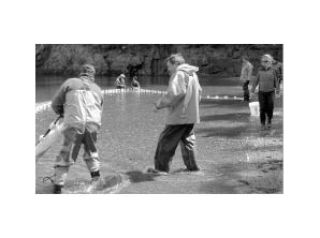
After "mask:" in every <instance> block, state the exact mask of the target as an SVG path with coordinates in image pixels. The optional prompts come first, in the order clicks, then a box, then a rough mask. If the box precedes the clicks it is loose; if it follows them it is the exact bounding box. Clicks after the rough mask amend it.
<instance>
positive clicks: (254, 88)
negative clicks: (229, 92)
mask: <svg viewBox="0 0 320 238" xmlns="http://www.w3.org/2000/svg"><path fill="white" fill-rule="evenodd" d="M259 80H260V74H259V72H258V74H257V78H256V80H254V81H253V84H252V88H251V93H254V91H255V90H256V87H257V85H258V84H259Z"/></svg>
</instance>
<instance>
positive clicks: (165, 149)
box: [154, 124, 199, 172]
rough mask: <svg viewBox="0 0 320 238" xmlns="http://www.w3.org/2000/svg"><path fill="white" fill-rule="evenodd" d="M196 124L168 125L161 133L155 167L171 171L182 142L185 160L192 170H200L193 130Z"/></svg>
mask: <svg viewBox="0 0 320 238" xmlns="http://www.w3.org/2000/svg"><path fill="white" fill-rule="evenodd" d="M193 126H194V124H185V125H167V126H166V127H165V129H164V130H163V132H162V133H161V134H160V138H159V141H158V146H157V150H156V154H155V157H154V162H155V169H157V170H160V171H165V172H169V169H170V168H169V167H170V163H171V161H172V158H173V156H174V154H175V151H176V148H177V146H178V144H179V143H180V147H181V153H182V157H183V162H184V164H185V165H186V167H187V169H188V170H190V171H195V170H198V169H199V168H198V166H197V164H196V161H195V154H196V144H195V140H196V137H195V135H194V132H193Z"/></svg>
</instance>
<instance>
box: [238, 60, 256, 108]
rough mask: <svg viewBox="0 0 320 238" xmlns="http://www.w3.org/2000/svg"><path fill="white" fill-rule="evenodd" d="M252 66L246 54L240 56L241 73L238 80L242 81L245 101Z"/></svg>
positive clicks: (248, 97)
mask: <svg viewBox="0 0 320 238" xmlns="http://www.w3.org/2000/svg"><path fill="white" fill-rule="evenodd" d="M252 70H253V66H252V64H251V63H250V62H249V59H248V57H247V56H243V57H242V68H241V75H240V81H241V82H242V89H243V100H244V101H245V102H249V99H250V93H249V87H248V86H249V83H250V80H251V75H252Z"/></svg>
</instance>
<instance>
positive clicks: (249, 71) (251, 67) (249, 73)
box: [248, 65, 253, 81]
mask: <svg viewBox="0 0 320 238" xmlns="http://www.w3.org/2000/svg"><path fill="white" fill-rule="evenodd" d="M252 71H253V66H252V65H250V67H249V68H248V80H249V81H251V76H252Z"/></svg>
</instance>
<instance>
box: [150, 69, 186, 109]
mask: <svg viewBox="0 0 320 238" xmlns="http://www.w3.org/2000/svg"><path fill="white" fill-rule="evenodd" d="M186 93H187V88H186V83H185V80H184V75H183V73H177V74H176V75H175V76H174V78H173V79H172V80H171V82H170V83H169V87H168V89H167V94H166V95H165V96H163V97H162V98H161V99H160V100H159V101H158V102H157V104H156V108H157V109H161V108H165V107H174V106H175V105H176V104H177V103H178V102H179V101H180V100H182V99H183V98H184V97H185V95H186Z"/></svg>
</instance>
